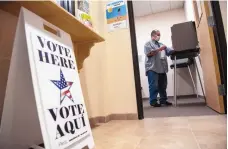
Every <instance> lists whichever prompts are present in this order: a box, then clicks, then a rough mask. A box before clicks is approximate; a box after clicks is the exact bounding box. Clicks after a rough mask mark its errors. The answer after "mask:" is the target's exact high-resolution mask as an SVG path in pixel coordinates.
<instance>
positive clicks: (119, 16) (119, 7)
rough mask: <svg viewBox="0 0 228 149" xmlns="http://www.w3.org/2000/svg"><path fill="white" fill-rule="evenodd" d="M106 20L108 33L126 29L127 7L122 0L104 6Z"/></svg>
mask: <svg viewBox="0 0 228 149" xmlns="http://www.w3.org/2000/svg"><path fill="white" fill-rule="evenodd" d="M106 19H107V24H108V29H109V31H114V30H116V29H121V28H127V7H126V3H125V1H123V0H116V1H112V2H110V3H108V4H107V5H106Z"/></svg>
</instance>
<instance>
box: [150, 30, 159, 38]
mask: <svg viewBox="0 0 228 149" xmlns="http://www.w3.org/2000/svg"><path fill="white" fill-rule="evenodd" d="M157 32H160V31H159V30H157V29H155V30H153V31H152V32H151V34H150V36H151V37H152V36H154V35H155V34H157Z"/></svg>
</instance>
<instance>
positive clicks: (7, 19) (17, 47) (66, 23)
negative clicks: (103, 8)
mask: <svg viewBox="0 0 228 149" xmlns="http://www.w3.org/2000/svg"><path fill="white" fill-rule="evenodd" d="M22 7H23V8H26V10H25V9H23V11H22V10H21V8H22ZM0 9H2V10H3V11H2V10H1V11H0V12H1V13H0V19H1V21H2V22H4V23H2V24H1V26H0V29H1V32H0V35H1V36H0V37H1V39H3V40H2V41H1V42H0V48H1V49H4V50H3V51H2V54H1V57H0V61H2V62H4V63H2V64H3V65H4V66H5V67H0V71H1V72H3V71H4V73H3V74H4V76H2V77H3V78H2V80H1V82H0V84H1V92H2V93H1V94H0V96H1V97H0V98H1V99H5V98H7V100H6V101H7V102H6V107H4V112H5V113H4V120H6V119H8V120H7V121H2V122H4V123H2V124H3V125H2V126H4V130H3V128H2V130H1V129H0V133H1V132H4V134H11V133H12V134H13V133H14V136H13V135H12V136H13V137H15V138H20V135H22V134H16V131H15V132H12V131H13V130H11V129H9V128H10V127H11V125H12V124H10V121H9V119H12V118H13V117H14V118H15V119H16V120H15V122H19V123H18V124H20V125H18V127H19V128H23V130H27V131H28V134H29V135H30V136H31V137H30V139H28V140H30V142H38V140H40V139H39V138H40V132H39V131H38V130H37V129H39V128H40V127H39V126H38V121H37V119H38V117H37V114H36V112H35V111H34V110H35V109H36V108H35V107H34V105H35V103H34V101H33V99H34V96H35V99H36V106H37V109H38V115H39V119H40V123H43V124H41V129H43V130H42V134H43V137H44V136H45V137H44V138H43V139H44V141H45V140H46V139H47V138H48V132H47V130H45V131H44V125H46V123H49V122H46V120H44V119H47V117H46V118H44V119H43V120H42V118H43V117H45V116H44V115H45V114H43V113H42V112H45V111H41V110H43V109H42V108H44V107H45V106H44V105H45V104H46V105H47V106H46V107H48V106H50V105H53V101H52V100H51V101H48V100H47V99H48V98H47V97H45V96H48V95H47V92H46V91H48V90H49V88H48V87H47V85H43V87H44V88H45V87H46V89H44V88H43V89H42V87H41V86H42V85H41V84H42V82H43V81H45V77H44V76H45V75H46V74H48V75H50V74H54V75H56V74H57V73H56V72H57V71H56V72H53V71H54V70H56V68H57V67H56V66H55V67H52V68H53V69H52V68H51V67H50V69H48V68H49V65H48V66H47V65H45V66H44V65H43V63H42V64H41V63H39V64H38V63H37V56H34V53H33V50H34V49H36V48H37V47H36V46H34V45H36V42H34V43H33V42H30V40H31V41H33V40H34V39H35V38H34V37H35V36H33V34H37V37H39V40H38V41H39V42H40V45H41V47H43V46H44V45H43V44H42V43H44V41H45V40H43V41H42V40H41V36H44V37H45V36H46V35H45V34H42V33H39V32H37V31H35V30H36V29H35V30H34V29H33V27H32V28H31V27H29V26H28V25H27V24H26V19H28V18H31V19H30V24H33V25H34V26H36V24H38V26H41V25H40V24H39V21H37V20H36V16H38V17H39V18H42V19H43V20H45V21H46V22H49V23H50V25H45V24H43V26H42V28H43V29H45V30H47V31H48V32H51V33H53V34H55V35H58V34H59V33H60V32H61V34H62V35H64V34H65V33H66V35H64V36H62V39H63V41H64V42H65V41H70V42H65V44H66V46H70V47H71V48H69V49H66V48H65V50H66V51H65V53H66V55H65V56H68V57H69V58H71V59H72V57H71V56H70V55H75V56H76V62H77V67H75V68H76V70H77V69H78V70H80V69H81V68H82V64H83V61H84V60H85V58H86V57H88V56H89V53H90V49H91V47H92V46H93V45H94V43H96V42H101V41H104V39H103V38H102V37H100V36H99V35H98V34H97V33H95V32H94V31H93V30H91V29H90V28H87V27H86V26H84V25H83V24H82V23H81V22H79V21H78V20H76V19H75V17H74V16H72V15H71V14H69V13H68V12H66V11H65V10H64V9H63V8H61V7H59V6H58V5H57V4H56V3H54V2H52V1H36V2H35V1H34V2H33V1H31V2H28V1H26V2H0ZM27 10H28V11H27ZM20 11H21V12H20ZM30 11H31V12H32V13H33V14H34V15H32V14H31V15H30V13H29V12H30ZM6 12H7V13H6ZM19 13H20V18H19V21H18V22H19V23H18V24H19V25H18V26H16V24H17V17H18V15H19ZM12 15H13V16H12ZM33 16H34V17H33ZM39 18H37V19H38V20H41V19H39ZM32 20H33V21H32ZM23 21H25V28H24V27H23V26H22V25H21V24H22V23H20V22H23ZM27 21H28V20H27ZM28 22H29V21H28ZM51 24H52V25H54V26H55V27H57V28H59V29H61V31H60V32H59V30H58V29H55V28H53V27H50V26H51ZM16 28H17V33H14V32H15V31H16ZM28 28H30V29H29V30H28ZM38 28H39V27H38ZM18 29H20V32H21V30H22V31H23V32H24V30H25V31H26V34H25V32H24V33H23V32H22V33H23V34H18ZM64 32H65V33H64ZM15 34H16V37H14V36H15ZM39 34H40V35H41V36H40V35H39ZM25 35H26V38H27V47H26V46H25V45H26V42H25V43H24V39H25ZM30 35H31V36H30ZM30 37H31V39H30ZM47 38H49V37H48V36H47ZM14 39H15V41H14ZM37 39H38V38H37ZM37 39H36V40H37ZM70 39H71V40H70ZM4 40H5V42H4ZM50 40H52V39H51V38H50ZM53 42H57V41H56V40H53ZM53 44H54V43H53ZM63 46H64V45H63ZM41 47H40V48H38V49H37V50H40V49H41ZM47 47H49V48H50V45H49V46H48V45H47ZM12 48H13V50H14V51H13V54H12V60H11V53H12ZM59 48H60V49H61V46H59ZM71 49H73V50H71ZM7 50H8V51H7ZM43 50H45V48H44V49H43ZM26 51H28V55H29V61H30V68H31V72H32V74H31V75H32V81H31V77H30V74H29V73H30V72H29V69H27V68H29V67H27V65H25V64H26V63H27V62H28V57H26V55H27V54H26V53H27V52H26ZM54 51H55V50H53V51H52V52H54ZM60 51H61V50H60ZM72 51H74V52H72ZM81 51H83V52H81ZM70 53H71V54H70ZM73 53H74V54H73ZM59 54H61V55H62V52H60V53H59ZM17 55H19V56H17ZM22 55H24V56H22ZM40 56H41V55H40ZM46 58H47V57H46ZM40 60H42V61H43V58H42V57H40ZM52 60H53V62H54V63H55V59H54V58H52ZM10 61H11V62H10ZM69 61H71V60H69ZM47 62H48V60H47ZM10 63H11V65H10ZM48 63H49V62H48ZM65 64H66V63H65ZM73 64H75V58H74V56H73V59H72V61H71V62H70V67H71V65H73ZM9 65H10V68H11V71H10V74H9V77H8V71H9V69H7V68H9ZM43 66H44V67H43ZM46 66H47V67H46ZM75 66H76V65H75ZM38 67H39V68H38ZM3 68H4V69H3ZM41 68H42V69H41ZM59 68H60V67H58V69H59ZM44 69H46V73H44V72H45V71H43V70H44ZM25 70H27V71H25ZM41 70H42V71H41ZM49 70H50V71H51V72H49V73H47V72H48V71H49ZM58 71H59V70H58ZM72 73H75V71H70V70H67V69H65V70H63V72H62V68H60V78H61V81H62V82H61V81H56V80H52V83H53V84H54V85H55V86H56V87H58V88H59V89H60V93H61V90H62V88H63V86H62V85H66V86H68V89H67V93H65V91H64V97H63V94H62V93H61V94H60V101H61V102H60V106H61V105H62V101H63V99H64V98H65V97H66V96H67V97H68V98H69V99H70V100H71V101H72V102H71V101H70V100H67V101H66V102H65V104H63V105H62V106H64V105H65V106H68V108H69V109H68V110H67V108H66V107H60V108H61V109H60V110H61V111H62V115H61V111H60V115H61V116H62V118H63V119H68V118H70V117H69V111H71V114H72V115H73V116H80V115H81V116H82V118H81V120H82V124H83V125H84V126H86V125H87V124H88V120H84V114H83V113H84V110H83V104H84V103H82V104H80V102H79V104H78V107H76V105H72V106H71V105H69V102H70V103H71V104H72V103H77V102H78V101H76V100H75V99H76V98H75V97H78V99H79V101H80V100H81V99H83V97H81V95H82V93H81V91H80V90H81V89H80V85H79V84H80V83H79V78H78V74H77V73H75V74H73V75H72ZM27 74H29V75H28V77H26V76H25V75H27ZM44 74H45V75H44ZM65 74H67V75H68V78H70V76H71V79H73V80H74V81H75V82H77V84H78V85H74V87H72V89H73V88H75V89H76V88H77V90H78V91H77V90H76V92H79V93H78V94H77V95H74V94H69V92H70V88H71V86H72V84H73V82H70V80H69V81H66V80H65V78H64V76H63V75H65ZM7 78H8V84H7V90H6V83H7V81H5V82H4V81H3V80H7ZM16 78H17V79H16ZM27 78H28V79H27ZM18 79H19V84H21V87H20V86H19V85H16V84H15V85H13V82H15V81H17V80H18ZM11 80H12V81H11ZM28 80H30V81H28ZM34 80H35V81H34ZM37 80H38V82H37ZM39 81H40V83H39ZM46 82H47V81H46ZM48 82H49V85H48V86H50V80H49V81H48ZM32 83H33V87H32ZM59 83H62V84H61V85H60V84H59ZM66 83H67V84H66ZM30 84H31V86H30ZM53 84H52V85H53ZM75 84H76V83H75ZM40 85H41V86H40ZM23 88H25V89H23ZM26 88H27V89H28V90H26ZM32 88H34V92H35V94H34V95H33V94H31V95H29V93H33V90H32ZM38 88H39V89H38ZM51 88H53V86H51ZM5 90H6V95H7V96H6V97H5ZM9 90H11V91H10V94H9V92H7V91H9ZM41 92H43V93H44V94H43V93H41ZM50 92H51V94H53V96H52V95H51V94H50ZM50 92H49V94H50V95H51V96H50V95H49V96H48V97H54V95H58V96H59V94H54V92H53V91H52V90H50ZM74 92H75V90H74ZM38 94H39V95H38ZM16 95H18V96H16ZM44 95H45V96H44ZM41 96H42V98H43V99H42V98H40V97H41ZM28 97H29V98H28ZM38 97H39V98H38ZM44 97H45V98H44ZM62 97H63V99H61V98H62ZM58 98H59V97H58ZM17 99H18V100H17ZM53 99H56V98H53ZM42 100H43V101H47V102H46V103H45V102H43V103H41V102H42ZM12 101H16V102H15V103H18V104H15V103H14V104H13V102H12ZM3 102H4V101H1V107H0V108H1V113H2V107H3ZM20 102H22V103H23V104H24V105H23V104H22V106H20V105H21V103H20ZM54 102H55V101H54ZM29 103H31V104H29ZM44 103H45V104H44ZM66 103H67V104H66ZM42 104H43V107H42ZM56 105H59V104H55V103H54V106H56ZM14 106H19V108H15V109H16V110H15V111H13V112H14V113H16V114H13V112H9V111H10V110H8V109H7V107H10V108H9V109H14ZM22 107H26V109H27V112H26V110H24V111H22V112H24V114H25V115H26V116H25V117H20V116H21V115H22V114H19V113H20V110H19V109H21V108H22ZM76 108H77V109H78V112H79V113H77V114H76V111H75V110H74V109H76ZM54 109H57V108H55V107H54ZM54 109H53V111H52V112H50V114H51V115H52V118H53V120H54V121H56V116H57V115H56V113H54ZM70 109H71V110H70ZM49 110H51V109H46V111H49ZM6 111H7V112H6ZM16 111H17V112H18V114H17V112H16ZM56 111H57V110H56ZM63 111H64V113H65V114H63ZM82 111H83V112H82ZM1 113H0V114H1ZM17 115H18V116H19V117H17ZM28 115H29V116H30V118H28V117H27V116H28ZM7 116H8V117H9V118H7ZM49 116H50V115H49ZM26 117H27V118H26ZM21 118H22V119H24V120H23V121H28V120H30V123H33V125H28V126H27V125H26V126H25V125H24V123H22V120H20V119H21ZM86 119H88V118H86ZM41 120H42V121H41ZM76 121H77V120H76ZM76 121H75V122H76ZM11 123H14V121H13V122H11ZM61 123H62V122H61ZM16 124H17V123H16ZM16 124H14V125H16ZM7 125H9V127H8V126H7ZM48 125H49V128H48V129H49V130H50V129H52V125H51V123H50V124H48ZM61 125H62V124H61ZM75 125H76V123H75ZM20 126H21V127H20ZM30 126H31V127H30ZM87 126H88V125H87ZM59 127H60V126H59ZM76 127H77V125H76ZM0 128H1V126H0ZM5 128H7V130H6V129H5ZM12 128H13V127H12ZM27 128H28V129H27ZM64 128H65V129H66V132H67V133H72V134H74V135H76V134H75V130H73V122H70V121H66V123H65V126H64ZM70 128H72V131H71V132H70V130H69V129H70ZM14 129H15V130H16V128H15V127H14ZM45 129H47V127H46V128H45ZM78 129H80V128H79V126H78ZM18 130H19V129H18ZM33 130H34V131H35V132H37V133H34V134H32V133H31V132H33ZM49 130H48V131H49ZM53 130H54V129H53ZM57 130H58V132H61V131H60V130H59V128H58V126H57ZM10 131H11V132H10ZM20 131H21V132H22V130H20ZM89 131H90V130H89ZM46 132H47V133H46ZM52 132H53V131H52ZM86 132H87V131H86ZM86 132H85V133H86ZM45 133H46V134H45ZM85 133H81V134H80V135H81V136H82V135H84V134H85ZM44 134H45V135H44ZM58 134H59V133H58ZM24 135H26V132H25V134H24ZM29 135H28V136H29ZM49 135H50V133H49ZM28 136H27V137H28ZM33 136H34V139H35V140H34V139H32V138H33ZM62 136H64V135H63V133H60V137H62ZM21 137H22V136H21ZM76 137H78V136H76ZM76 137H74V138H73V139H75V138H76ZM9 138H10V137H9ZM36 138H38V140H37V139H36ZM57 139H58V137H57ZM19 140H25V139H19ZM71 140H72V139H71ZM71 140H69V141H71ZM0 142H1V140H0ZM45 143H46V144H48V143H47V142H45ZM28 144H30V143H28ZM49 144H51V143H49ZM0 145H1V144H0ZM21 145H24V144H21ZM50 146H52V145H50ZM50 146H49V147H48V148H50ZM21 147H22V146H21ZM82 147H83V146H82ZM51 148H52V147H51ZM54 148H56V147H54ZM90 148H91V147H90Z"/></svg>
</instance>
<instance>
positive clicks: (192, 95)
mask: <svg viewBox="0 0 228 149" xmlns="http://www.w3.org/2000/svg"><path fill="white" fill-rule="evenodd" d="M198 96H199V98H202V99H204V96H202V95H198ZM168 98H173V96H168ZM177 98H183V99H185V98H197V95H196V94H191V95H177ZM142 99H143V100H149V98H142Z"/></svg>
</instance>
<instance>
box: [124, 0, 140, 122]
mask: <svg viewBox="0 0 228 149" xmlns="http://www.w3.org/2000/svg"><path fill="white" fill-rule="evenodd" d="M127 6H128V16H129V17H128V18H129V28H130V36H131V48H132V60H133V68H134V79H135V93H136V102H137V110H138V119H140V120H141V119H144V113H143V104H142V93H141V81H140V73H139V63H138V62H139V61H138V50H137V40H136V33H135V20H134V11H133V3H132V1H127Z"/></svg>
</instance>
